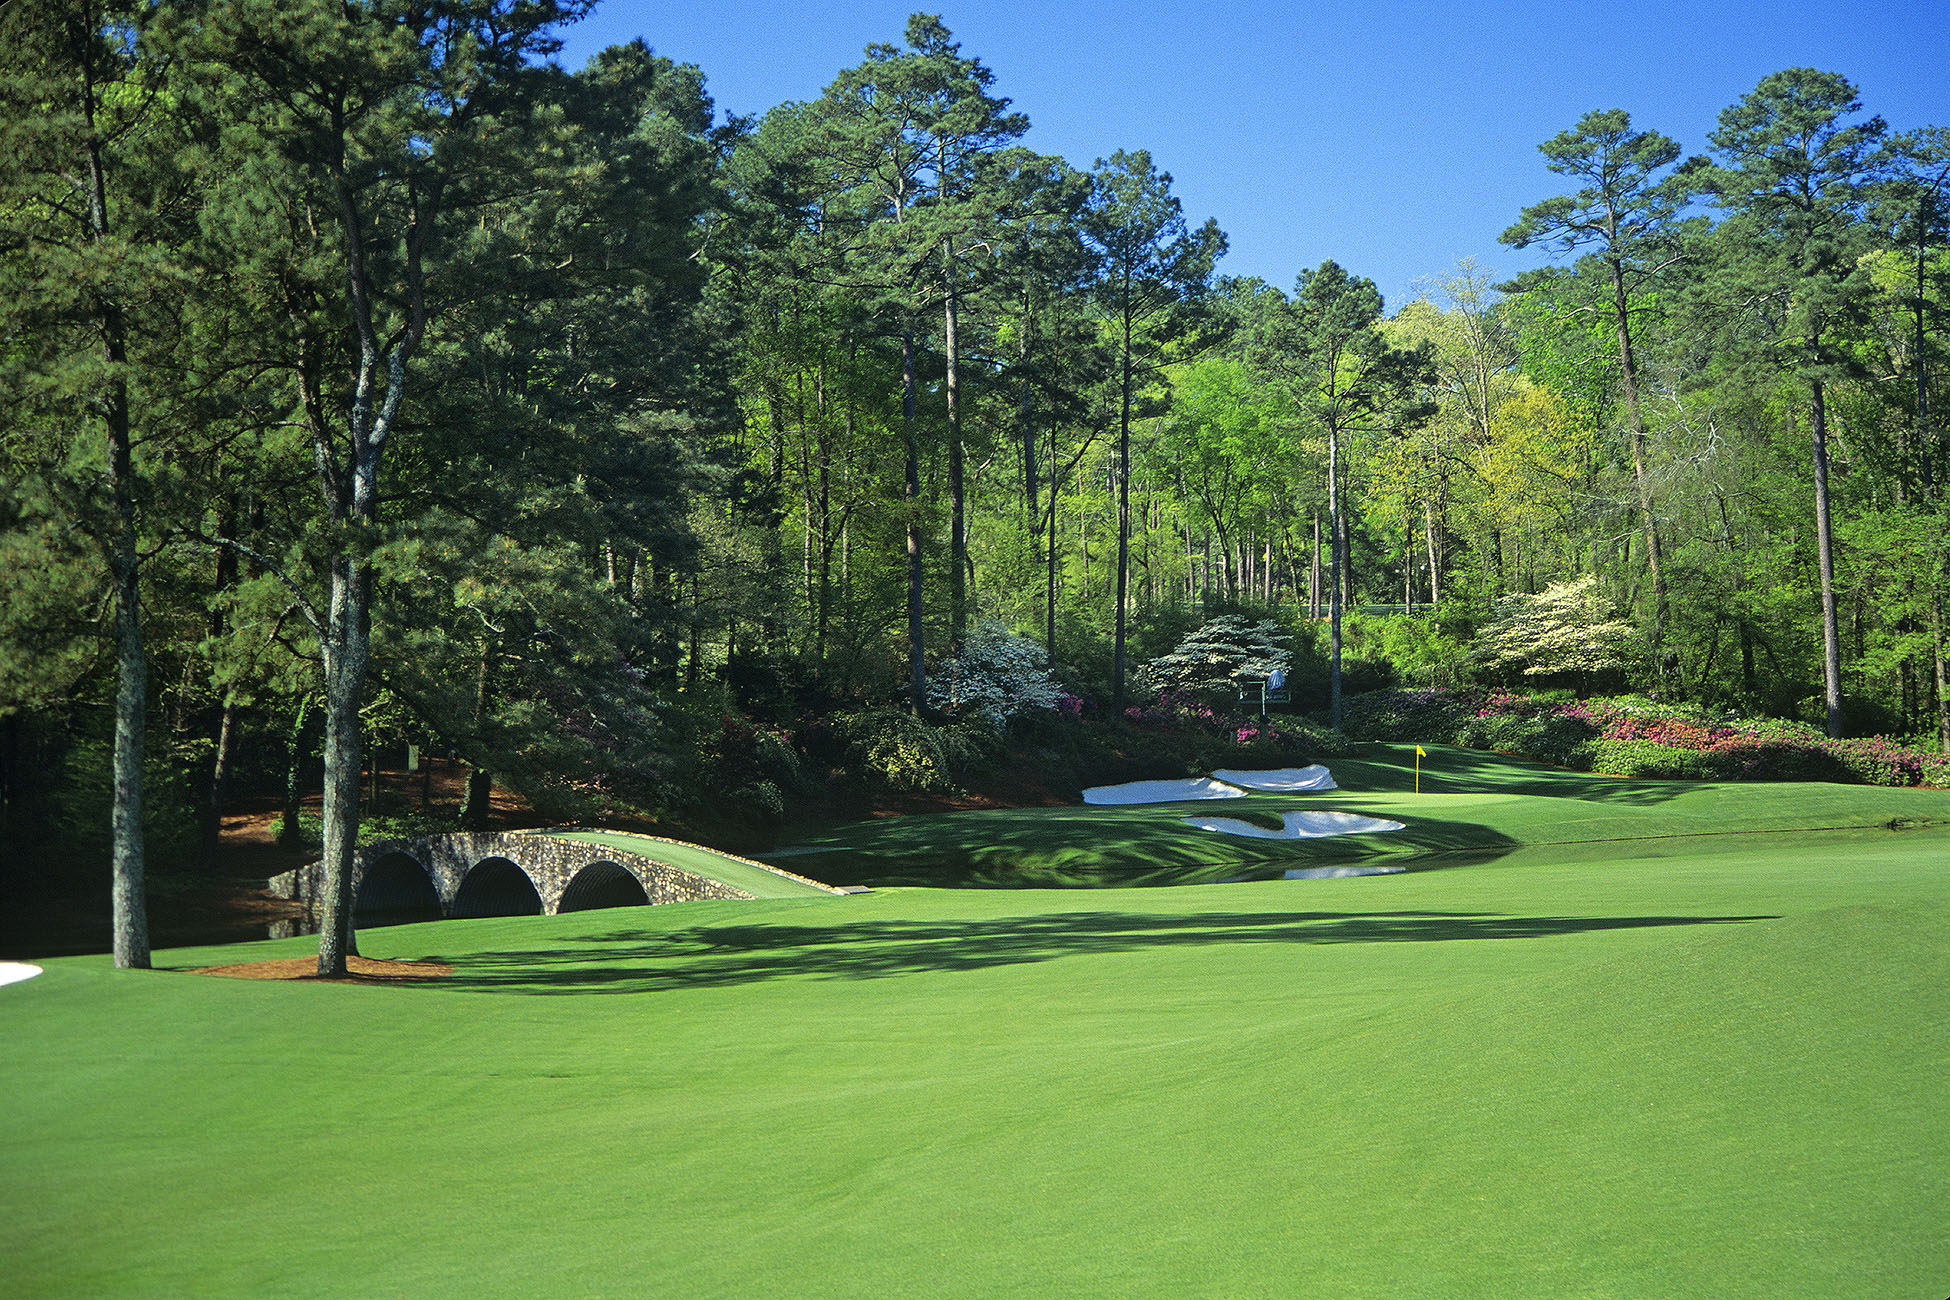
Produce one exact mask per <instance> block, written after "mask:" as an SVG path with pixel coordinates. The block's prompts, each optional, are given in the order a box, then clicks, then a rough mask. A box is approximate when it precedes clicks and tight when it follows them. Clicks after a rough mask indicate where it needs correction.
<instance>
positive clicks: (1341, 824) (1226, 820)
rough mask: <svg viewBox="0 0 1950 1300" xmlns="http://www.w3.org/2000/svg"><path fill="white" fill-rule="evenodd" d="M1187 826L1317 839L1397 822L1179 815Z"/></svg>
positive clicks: (1395, 826)
mask: <svg viewBox="0 0 1950 1300" xmlns="http://www.w3.org/2000/svg"><path fill="white" fill-rule="evenodd" d="M1179 820H1180V821H1182V822H1184V823H1185V824H1186V825H1187V826H1196V827H1197V828H1198V829H1200V830H1202V831H1218V832H1219V833H1220V834H1223V835H1244V836H1246V837H1248V838H1250V839H1255V840H1318V839H1324V838H1325V837H1327V836H1329V835H1367V834H1372V833H1373V832H1376V831H1398V830H1400V829H1401V828H1402V824H1401V823H1400V822H1390V821H1382V820H1381V819H1380V818H1378V817H1363V816H1361V815H1360V814H1358V813H1346V812H1290V813H1285V814H1283V815H1282V816H1281V819H1280V820H1281V822H1282V823H1283V824H1282V825H1281V827H1280V829H1279V830H1276V831H1269V830H1267V829H1266V828H1265V827H1264V826H1255V825H1253V824H1252V823H1251V822H1242V821H1240V820H1239V819H1238V818H1236V817H1181V818H1179Z"/></svg>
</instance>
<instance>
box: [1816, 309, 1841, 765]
mask: <svg viewBox="0 0 1950 1300" xmlns="http://www.w3.org/2000/svg"><path fill="white" fill-rule="evenodd" d="M1812 343H1813V340H1810V344H1811V346H1812ZM1809 415H1810V417H1811V423H1812V425H1813V428H1814V467H1815V546H1816V554H1817V559H1818V562H1819V565H1820V568H1821V667H1822V684H1823V688H1824V697H1825V702H1826V704H1827V708H1828V734H1829V735H1830V736H1834V737H1840V736H1841V734H1842V730H1843V725H1844V721H1843V717H1842V631H1841V621H1840V619H1839V618H1838V617H1837V614H1836V610H1835V533H1834V528H1833V527H1832V525H1831V524H1830V522H1829V517H1828V408H1827V403H1826V394H1825V393H1824V392H1823V390H1822V383H1821V381H1820V380H1819V379H1817V380H1814V381H1812V383H1811V384H1810V402H1809Z"/></svg>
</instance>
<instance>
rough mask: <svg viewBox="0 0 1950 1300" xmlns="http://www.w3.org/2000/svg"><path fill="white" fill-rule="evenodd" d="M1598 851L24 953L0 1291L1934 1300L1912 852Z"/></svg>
mask: <svg viewBox="0 0 1950 1300" xmlns="http://www.w3.org/2000/svg"><path fill="white" fill-rule="evenodd" d="M1747 789H1753V790H1766V789H1770V787H1747ZM1806 793H1808V794H1809V795H1810V796H1815V797H1819V796H1821V791H1820V790H1818V789H1816V790H1810V791H1807V792H1806ZM1853 793H1856V794H1859V795H1873V794H1875V793H1876V792H1872V791H1860V790H1857V791H1854V792H1853ZM1238 802H1243V801H1238ZM1739 802H1740V800H1739V799H1738V798H1737V797H1736V796H1731V795H1730V796H1727V800H1726V803H1725V806H1723V807H1722V808H1721V811H1720V817H1719V820H1721V821H1723V822H1734V823H1739V822H1741V821H1742V816H1743V811H1742V809H1740V808H1739V807H1738V806H1737V805H1738V804H1739ZM1494 807H1496V808H1499V809H1501V810H1502V814H1501V820H1500V821H1495V822H1493V823H1492V826H1491V829H1492V830H1493V831H1495V832H1496V833H1497V834H1500V835H1503V836H1505V837H1507V838H1509V839H1511V840H1517V839H1518V838H1519V835H1520V833H1525V832H1524V827H1525V825H1526V824H1527V823H1526V818H1528V817H1531V816H1533V815H1534V816H1535V817H1537V818H1539V819H1542V818H1543V814H1542V813H1541V812H1539V811H1538V810H1537V809H1534V808H1530V807H1528V806H1527V805H1523V804H1522V803H1521V801H1520V800H1519V801H1516V802H1515V803H1513V802H1512V801H1510V800H1507V799H1506V800H1505V801H1504V802H1503V803H1501V804H1498V805H1494ZM1746 811H1748V812H1751V811H1752V810H1746ZM1818 811H1819V810H1818ZM1754 815H1755V816H1761V817H1763V819H1764V818H1765V817H1770V816H1772V814H1771V813H1764V814H1754ZM1678 843H1682V842H1678V841H1668V842H1667V845H1668V848H1669V849H1671V846H1672V845H1674V844H1678ZM1601 852H1603V851H1602V850H1600V849H1598V848H1597V846H1592V847H1590V848H1588V849H1584V850H1580V855H1579V856H1581V857H1582V859H1583V860H1580V861H1574V862H1564V861H1561V860H1557V859H1560V858H1562V857H1563V856H1565V855H1564V854H1562V853H1561V851H1554V850H1543V849H1528V850H1521V851H1518V852H1513V853H1511V854H1509V855H1508V856H1506V857H1504V858H1502V859H1500V860H1499V862H1498V863H1497V865H1495V866H1494V867H1490V866H1475V867H1464V868H1460V869H1456V870H1448V871H1431V872H1418V873H1413V874H1410V875H1406V876H1394V877H1377V878H1368V879H1356V880H1335V881H1310V882H1296V883H1285V882H1268V883H1255V884H1241V885H1230V886H1214V887H1195V888H1184V889H1172V890H1142V891H1121V890H1105V891H1100V892H1092V893H1075V892H1038V891H1014V890H1011V891H993V890H990V891H948V890H922V891H915V890H897V891H892V892H886V893H880V894H875V895H869V896H862V897H857V898H851V899H826V900H804V901H800V900H777V901H771V902H762V903H699V904H683V905H678V906H673V907H665V908H653V909H628V910H623V911H611V912H595V913H576V914H571V915H568V916H561V917H540V918H522V919H519V920H487V921H465V922H448V923H444V924H440V925H431V926H406V927H399V928H396V929H388V930H383V931H369V932H367V933H366V934H364V935H362V943H363V944H364V946H365V947H366V948H367V950H369V951H370V952H371V953H372V954H373V955H382V956H401V957H438V958H446V959H450V960H452V961H454V962H455V963H456V964H457V966H458V967H459V973H458V974H457V976H456V977H455V978H454V979H453V980H451V981H448V982H446V983H445V984H444V985H443V986H440V987H437V988H433V987H429V988H413V989H398V988H371V987H345V986H323V985H305V986H291V985H269V984H254V983H248V982H243V981H228V980H215V979H205V978H201V977H195V976H190V975H187V974H161V975H146V976H145V975H137V974H124V975H116V974H114V973H112V972H110V971H108V970H106V969H105V964H104V962H103V961H102V960H101V959H69V960H62V961H56V962H52V963H49V970H48V973H47V974H46V975H44V976H42V977H41V978H39V979H37V980H33V981H30V982H29V983H27V984H23V985H18V986H13V987H10V988H7V989H0V1024H3V1025H4V1026H5V1030H6V1035H7V1041H8V1045H9V1050H8V1051H7V1052H6V1053H5V1054H4V1059H0V1089H4V1092H5V1095H6V1096H7V1097H8V1098H9V1102H8V1110H7V1118H6V1120H5V1124H4V1128H0V1189H4V1190H3V1191H0V1205H4V1207H5V1210H6V1213H5V1214H4V1215H0V1291H4V1292H5V1293H7V1294H10V1295H43V1294H46V1295H78V1296H79V1295H88V1296H106V1295H140V1296H162V1295H172V1294H194V1295H199V1296H222V1295H237V1296H261V1295H268V1294H276V1295H281V1296H305V1295H334V1296H337V1295H343V1294H345V1292H346V1288H347V1285H348V1284H351V1285H352V1286H353V1289H355V1290H357V1291H358V1292H359V1293H360V1294H362V1295H368V1294H369V1295H375V1296H384V1295H402V1296H430V1295H461V1294H469V1295H474V1294H494V1295H505V1296H516V1295H537V1296H543V1295H607V1294H622V1293H625V1292H628V1293H631V1294H638V1293H643V1294H679V1295H684V1296H687V1297H714V1296H722V1297H745V1296H753V1295H766V1294H775V1295H793V1296H796V1297H828V1296H830V1297H857V1296H862V1295H899V1294H911V1295H919V1294H926V1295H931V1296H944V1297H953V1296H969V1297H977V1296H980V1297H989V1296H996V1295H1005V1294H1006V1295H1021V1296H1040V1295H1048V1296H1110V1295H1116V1296H1127V1295H1157V1296H1172V1297H1177V1296H1189V1295H1214V1296H1218V1295H1223V1296H1228V1297H1238V1296H1289V1295H1308V1296H1313V1297H1335V1296H1350V1297H1351V1296H1374V1295H1391V1296H1394V1295H1399V1296H1411V1297H1413V1296H1429V1297H1437V1296H1440V1297H1453V1296H1486V1297H1487V1296H1495V1297H1509V1296H1531V1295H1536V1296H1552V1297H1580V1296H1593V1297H1596V1296H1617V1297H1642V1296H1661V1297H1666V1296H1695V1295H1696V1296H1711V1297H1742V1296H1768V1297H1770V1298H1771V1297H1774V1296H1778V1295H1805V1296H1824V1297H1830V1296H1833V1297H1845V1296H1861V1297H1865V1298H1866V1297H1877V1298H1881V1297H1887V1296H1899V1295H1934V1294H1936V1293H1938V1292H1940V1291H1941V1290H1942V1289H1943V1279H1944V1277H1945V1276H1946V1275H1950V1239H1947V1238H1946V1234H1945V1232H1944V1230H1943V1220H1942V1212H1941V1206H1942V1204H1943V1203H1944V1200H1945V1197H1946V1196H1950V1121H1947V1120H1946V1119H1945V1116H1946V1114H1950V1110H1947V1109H1946V1104H1945V1103H1946V1101H1950V1096H1946V1092H1950V1086H1947V1085H1946V1083H1945V1080H1946V1079H1950V1023H1947V1022H1946V1018H1945V1017H1944V1016H1943V1015H1942V989H1943V988H1944V987H1945V981H1946V979H1947V978H1950V939H1946V937H1945V936H1946V934H1950V931H1946V928H1945V922H1946V921H1950V907H1946V905H1945V902H1944V899H1945V896H1946V890H1945V886H1946V885H1947V884H1950V831H1945V830H1935V829H1931V830H1920V831H1909V832H1902V833H1889V832H1870V831H1858V832H1849V833H1807V834H1802V835H1792V836H1790V835H1768V836H1753V837H1743V836H1728V837H1720V838H1716V839H1713V840H1710V841H1691V842H1690V844H1689V847H1688V850H1687V851H1686V852H1683V853H1682V852H1679V851H1677V850H1672V851H1668V852H1666V853H1665V854H1664V855H1663V856H1662V855H1661V854H1660V853H1657V852H1653V853H1641V854H1640V855H1639V856H1637V857H1635V858H1632V859H1630V860H1618V859H1609V858H1605V857H1602V856H1600V854H1601ZM305 947H306V944H305V943H304V941H289V942H285V943H282V944H265V945H251V946H250V947H249V948H247V949H245V948H232V949H225V950H205V951H203V952H196V953H176V954H166V955H165V960H166V961H168V962H169V963H170V964H171V965H177V966H188V965H192V964H196V963H200V962H202V961H206V960H214V959H219V958H221V959H226V960H240V959H243V958H244V957H246V956H258V955H264V954H269V953H276V952H284V951H289V952H299V951H303V950H304V949H305Z"/></svg>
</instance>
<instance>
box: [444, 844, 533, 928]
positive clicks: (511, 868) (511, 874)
mask: <svg viewBox="0 0 1950 1300" xmlns="http://www.w3.org/2000/svg"><path fill="white" fill-rule="evenodd" d="M541 911H542V896H541V894H540V893H539V892H538V891H537V890H536V888H535V882H534V881H532V880H530V879H529V878H528V873H527V872H526V871H523V870H522V869H521V868H520V867H518V866H516V865H515V864H514V863H513V862H511V861H509V860H508V859H507V858H482V859H481V860H480V861H479V862H477V863H475V864H474V867H473V869H472V870H471V871H469V872H468V873H467V876H466V878H465V879H463V880H462V881H461V882H460V889H459V890H458V891H457V892H456V893H455V894H454V910H453V915H455V916H539V915H541Z"/></svg>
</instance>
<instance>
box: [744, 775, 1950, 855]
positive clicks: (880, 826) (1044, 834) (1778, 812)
mask: <svg viewBox="0 0 1950 1300" xmlns="http://www.w3.org/2000/svg"><path fill="white" fill-rule="evenodd" d="M1428 750H1429V757H1428V758H1427V759H1425V760H1424V763H1423V769H1422V782H1421V792H1420V793H1416V792H1415V789H1414V783H1415V776H1414V770H1413V763H1414V753H1415V747H1414V746H1413V745H1359V746H1356V747H1355V749H1354V752H1353V753H1352V754H1350V755H1348V756H1346V757H1343V758H1341V759H1338V760H1336V761H1335V762H1334V763H1333V764H1332V771H1333V774H1334V779H1335V781H1336V782H1337V783H1338V784H1339V785H1340V787H1341V788H1340V789H1338V790H1332V791H1323V792H1320V793H1317V794H1304V795H1293V794H1254V795H1250V796H1248V797H1246V798H1242V799H1229V800H1226V801H1225V802H1224V803H1223V804H1222V805H1219V804H1214V803H1210V802H1200V801H1190V802H1181V803H1172V804H1146V805H1141V806H1129V807H1095V806H1092V807H1067V808H1030V809H1006V810H996V811H981V812H961V813H939V814H934V815H932V816H925V817H903V818H897V819H892V820H888V821H878V822H869V823H861V824H855V825H848V826H842V827H836V828H833V829H830V830H828V831H825V832H823V833H822V834H819V835H816V836H810V837H807V838H806V839H805V840H803V841H802V842H801V843H799V844H797V845H793V846H791V847H790V849H789V850H788V851H789V852H790V854H791V856H789V857H786V856H781V858H780V861H781V862H789V863H791V864H792V866H793V867H794V868H795V869H798V870H802V871H804V872H806V873H807V874H809V875H812V876H815V877H817V878H819V879H820V880H824V881H829V882H831V883H834V884H867V885H874V886H888V885H901V884H906V885H927V886H946V887H965V886H981V887H997V886H1000V887H1042V888H1047V887H1052V886H1124V885H1183V884H1202V883H1212V882H1218V881H1225V880H1233V879H1238V878H1241V877H1249V878H1265V877H1275V876H1278V875H1280V874H1281V873H1282V872H1284V871H1287V870H1290V869H1294V868H1309V867H1320V866H1333V865H1355V864H1367V863H1396V864H1401V865H1406V866H1409V867H1410V868H1411V869H1415V868H1417V867H1425V866H1444V865H1454V864H1457V863H1485V862H1492V861H1497V860H1500V859H1502V858H1505V857H1508V856H1509V855H1511V854H1513V853H1518V852H1520V851H1522V850H1524V849H1526V848H1530V847H1535V846H1561V847H1564V848H1565V849H1566V850H1567V851H1570V852H1573V853H1582V852H1585V849H1584V848H1583V847H1575V848H1574V847H1572V846H1587V845H1589V846H1604V845H1625V846H1629V847H1625V848H1619V849H1606V848H1603V847H1596V848H1594V850H1593V851H1595V852H1596V853H1598V854H1600V855H1601V856H1602V855H1609V856H1631V855H1633V854H1636V853H1640V852H1658V851H1661V850H1659V849H1658V848H1657V847H1656V842H1657V841H1661V840H1666V839H1672V838H1678V839H1682V840H1686V841H1688V842H1689V844H1691V845H1692V847H1691V848H1689V849H1688V851H1694V850H1698V849H1704V848H1705V847H1707V846H1708V845H1709V844H1710V842H1711V840H1712V839H1713V837H1717V836H1742V835H1755V834H1768V833H1782V834H1805V833H1807V832H1808V831H1809V830H1810V829H1815V828H1819V829H1826V830H1849V831H1862V832H1886V831H1887V830H1888V828H1890V827H1891V826H1903V827H1909V828H1912V829H1914V828H1922V827H1930V826H1950V791H1945V790H1916V789H1886V788H1883V787H1878V786H1858V785H1833V784H1822V783H1814V782H1803V783H1786V782H1777V783H1758V782H1756V783H1743V782H1693V781H1630V780H1625V779H1623V778H1620V777H1613V776H1601V775H1594V774H1591V773H1585V772H1568V771H1564V770H1562V769H1558V768H1551V767H1545V766H1542V765H1540V764H1536V763H1529V762H1525V761H1523V760H1521V759H1513V758H1505V757H1502V756H1500V755H1494V754H1484V753H1481V752H1479V751H1476V750H1467V749H1454V748H1450V747H1446V746H1429V747H1428ZM1299 810H1309V811H1327V810H1332V811H1339V812H1347V813H1354V814H1357V815H1360V816H1364V817H1373V818H1378V819H1381V820H1386V821H1398V822H1401V823H1403V829H1401V830H1399V831H1390V832H1389V833H1387V834H1385V835H1344V836H1336V837H1332V838H1328V839H1315V840H1300V841H1292V840H1259V839H1242V838H1238V837H1231V836H1219V835H1212V834H1208V833H1205V832H1201V831H1198V830H1194V829H1191V828H1189V827H1187V826H1185V825H1184V824H1183V819H1184V818H1185V817H1187V816H1212V815H1223V816H1226V817H1234V818H1237V817H1242V816H1245V817H1257V818H1259V819H1260V820H1261V822H1262V824H1263V825H1265V826H1266V827H1267V828H1268V829H1275V828H1278V827H1279V826H1280V825H1281V822H1282V817H1283V814H1285V813H1287V812H1289V811H1299ZM1903 833H1909V832H1907V831H1906V832H1903Z"/></svg>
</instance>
